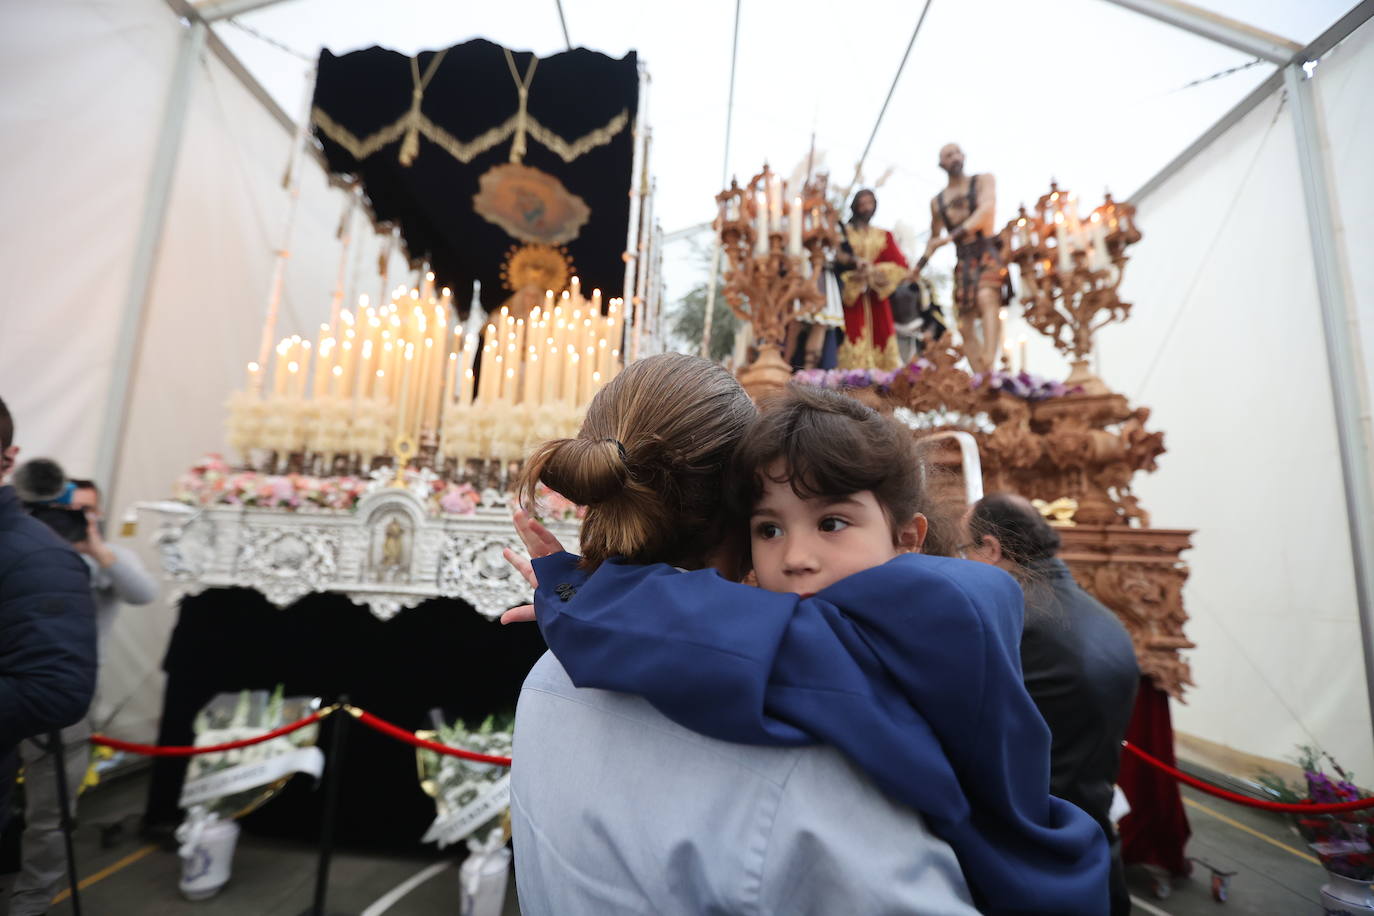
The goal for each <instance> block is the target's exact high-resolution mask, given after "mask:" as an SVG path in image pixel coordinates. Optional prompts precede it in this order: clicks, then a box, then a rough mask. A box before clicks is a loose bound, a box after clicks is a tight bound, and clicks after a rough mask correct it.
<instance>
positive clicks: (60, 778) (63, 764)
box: [48, 731, 81, 916]
mask: <svg viewBox="0 0 1374 916" xmlns="http://www.w3.org/2000/svg"><path fill="white" fill-rule="evenodd" d="M48 742H49V744H51V745H52V747H51V749H50V751H49V753H51V754H52V758H53V764H54V768H55V769H56V770H57V804H58V806H59V807H61V809H62V821H61V823H62V839H63V842H65V843H66V844H67V881H68V883H69V884H70V885H71V889H72V913H73V914H74V916H81V891H80V889H79V888H78V887H77V880H76V848H75V847H74V846H73V845H72V826H73V825H72V805H71V792H70V790H69V788H68V786H67V753H66V748H64V747H63V746H62V733H61V732H60V731H54V732H49V733H48Z"/></svg>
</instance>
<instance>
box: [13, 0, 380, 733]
mask: <svg viewBox="0 0 1374 916" xmlns="http://www.w3.org/2000/svg"><path fill="white" fill-rule="evenodd" d="M40 7H41V12H39V11H38V9H39V8H40ZM93 12H94V13H96V15H92V13H93ZM3 19H4V28H0V35H3V36H4V37H0V52H3V54H2V56H0V60H2V61H3V63H0V68H3V69H0V74H3V75H6V76H9V77H10V80H9V82H8V83H7V85H19V84H20V83H21V77H20V75H19V72H18V71H23V75H22V80H23V84H24V85H29V86H35V87H41V88H40V89H39V90H37V91H35V92H34V93H32V95H31V97H29V98H27V99H25V100H23V101H24V105H25V107H20V106H21V100H20V99H17V98H7V99H6V100H5V102H4V107H3V108H0V117H3V121H0V131H3V135H4V136H6V137H14V138H21V137H22V138H23V142H11V143H7V144H5V150H4V152H3V153H0V160H2V161H3V166H0V182H3V185H0V188H3V193H2V194H0V214H3V217H4V218H5V219H6V220H7V223H8V225H10V226H12V227H20V226H26V227H29V230H28V231H24V232H15V231H11V233H10V235H9V236H8V238H7V243H6V245H5V246H3V250H0V265H3V266H4V267H7V268H9V269H8V270H7V272H6V273H7V275H8V276H12V277H14V276H22V277H25V278H26V281H25V282H26V284H27V285H26V286H25V287H22V288H21V287H18V286H11V287H10V288H9V289H8V290H7V291H6V294H5V298H4V299H3V300H0V301H3V302H4V303H5V305H4V307H3V309H0V392H2V393H3V396H4V397H5V399H6V401H7V403H8V404H9V405H10V407H11V409H12V410H13V412H14V414H15V417H16V425H17V426H18V433H19V436H18V441H19V443H20V444H21V445H22V446H23V448H24V452H25V454H27V455H29V456H34V455H40V454H44V455H52V456H53V457H56V458H58V459H59V460H60V461H62V462H63V463H64V465H66V466H67V468H68V470H69V472H70V473H72V474H75V475H84V474H89V473H90V472H91V469H92V467H93V465H94V462H95V453H96V447H97V440H98V437H99V434H100V428H101V422H102V418H101V416H100V414H101V410H102V407H103V404H104V399H105V392H106V386H107V385H108V384H109V379H110V375H111V369H112V364H113V346H114V344H113V340H114V336H115V335H114V334H113V330H112V329H114V328H116V327H117V326H118V324H119V321H120V318H121V310H122V308H123V304H124V297H125V291H126V289H127V286H128V280H129V266H130V262H131V259H132V257H133V250H134V244H135V240H136V237H137V233H138V229H139V222H140V218H141V215H142V212H143V206H144V198H145V195H146V191H147V183H148V172H149V168H150V164H151V162H152V158H153V147H154V144H155V140H156V137H157V134H158V130H159V128H160V126H161V123H162V117H163V112H164V105H165V100H166V97H167V92H168V88H169V84H170V79H171V73H172V69H173V65H174V62H175V60H176V55H177V51H178V48H179V43H180V41H181V40H182V39H183V38H184V33H185V31H186V29H185V26H184V25H182V24H181V23H180V22H179V21H178V19H177V17H176V15H175V14H174V12H173V11H172V9H171V8H169V7H168V6H167V4H166V3H164V2H162V0H136V2H129V0H122V2H119V3H106V4H103V5H102V4H91V3H86V2H81V3H66V2H54V3H47V4H41V5H38V4H29V5H24V6H22V7H19V6H17V5H10V6H8V7H7V8H6V11H5V13H4V14H3ZM21 37H22V44H21V43H20V39H21ZM304 66H306V65H305V64H302V67H304ZM11 71H15V72H11ZM195 74H196V75H195V85H194V88H193V89H192V95H191V103H190V108H189V111H188V114H187V123H186V128H185V133H184V136H183V140H182V144H181V148H180V155H179V156H178V160H177V167H176V172H175V175H174V178H173V186H172V193H171V199H170V203H169V205H168V210H167V216H166V222H165V226H164V230H163V234H162V243H161V246H160V248H159V251H158V257H157V261H156V264H155V269H154V274H153V277H152V282H151V285H150V293H149V297H148V303H147V310H146V312H145V315H144V326H143V333H142V338H141V341H140V350H139V357H138V362H137V364H136V371H135V373H134V377H133V388H132V393H131V401H130V409H129V415H128V422H127V424H126V426H125V430H124V437H123V444H122V456H121V461H120V471H119V474H118V477H117V480H116V481H115V482H114V484H115V485H114V487H113V488H112V490H111V493H112V495H113V497H114V505H111V506H108V507H107V512H108V513H109V514H110V515H112V516H114V517H115V518H118V516H119V514H121V513H122V511H123V510H124V508H125V507H127V506H129V505H131V504H132V503H134V502H136V501H139V500H149V499H161V498H166V497H167V496H169V495H170V493H171V490H172V485H173V483H174V481H175V479H176V477H177V476H178V475H179V474H181V473H183V472H184V471H185V470H186V468H187V467H189V466H190V465H191V464H192V463H193V462H194V461H195V460H196V459H197V458H199V457H200V456H201V455H203V454H205V453H207V452H211V451H218V452H223V453H226V454H227V453H228V446H227V445H226V443H225V430H224V422H225V416H226V412H225V409H224V404H225V401H226V400H227V398H228V396H229V393H230V392H231V391H233V390H234V389H236V388H240V387H242V386H243V384H244V378H245V371H244V370H245V365H246V363H247V362H248V361H249V360H250V359H254V358H256V356H257V350H258V345H259V338H260V334H261V330H262V320H263V313H264V310H265V304H266V297H267V292H268V289H269V286H270V282H271V274H272V269H273V252H274V251H275V249H276V247H277V246H278V244H280V236H281V231H282V228H283V225H284V223H285V220H286V215H287V208H288V206H289V198H288V195H287V194H286V192H285V191H284V190H283V189H282V185H281V180H282V176H283V173H284V172H285V169H286V164H287V159H288V156H289V153H290V149H291V141H292V133H291V132H290V131H289V130H288V128H286V127H285V126H284V125H283V124H282V123H281V121H280V120H278V119H277V117H275V116H274V114H273V113H272V112H271V111H270V110H269V109H268V108H267V107H265V106H264V104H263V102H262V101H261V100H260V99H259V98H258V97H257V96H256V95H255V94H254V93H252V92H250V91H249V89H248V88H247V87H246V86H245V84H244V82H243V81H242V80H241V79H240V78H239V76H238V75H236V74H235V73H234V72H232V71H231V70H230V69H229V68H228V67H227V66H226V65H225V63H224V62H223V61H222V60H220V59H219V58H218V57H216V55H215V54H214V53H213V52H212V51H210V50H207V51H205V52H204V53H203V55H202V58H201V61H200V63H199V65H198V66H197V67H196V70H195ZM116 75H117V77H118V78H114V77H115V76H116ZM93 138H98V139H99V145H98V147H97V146H96V145H95V144H94V143H93ZM301 169H302V172H301V175H302V183H301V198H300V203H299V205H298V207H299V209H298V211H297V216H296V225H295V230H294V232H293V237H292V241H291V246H290V247H291V257H290V259H289V261H288V263H287V269H286V274H285V276H286V283H285V288H284V291H283V297H282V305H281V314H280V319H279V323H278V326H277V331H278V336H283V335H289V334H292V333H298V334H301V335H302V336H309V338H310V339H313V338H314V337H315V330H316V329H317V328H318V326H319V323H320V322H321V321H325V320H327V319H328V317H329V309H330V297H331V294H332V291H333V289H334V285H335V278H336V274H337V271H338V265H339V259H340V253H341V252H340V245H339V242H338V241H337V239H336V238H335V232H336V229H337V228H338V225H339V221H340V216H341V215H342V213H343V212H344V207H345V202H346V199H347V197H346V194H345V193H344V192H343V191H341V190H339V189H337V188H334V187H330V186H329V185H328V184H327V182H326V179H325V176H324V173H323V171H322V170H321V168H320V167H319V165H318V164H317V163H316V162H315V161H313V160H312V159H311V158H309V157H303V158H302V160H301ZM45 214H46V215H45ZM353 226H354V228H355V230H356V231H355V234H354V241H355V244H360V245H361V246H362V247H361V250H359V249H357V248H355V250H354V253H353V255H351V256H350V257H349V267H350V273H351V272H352V268H353V266H354V264H355V263H356V264H357V265H359V266H360V267H361V268H362V269H361V270H359V271H358V277H359V281H360V282H359V287H360V289H361V290H362V291H366V292H368V293H369V294H371V295H373V296H374V297H375V296H376V294H377V293H379V292H380V290H381V287H380V281H379V280H378V279H377V275H376V264H377V254H378V248H379V244H380V239H379V238H378V237H376V236H375V235H374V234H373V233H372V231H371V229H370V227H369V226H368V225H367V221H366V219H365V218H364V217H363V216H362V215H361V214H358V215H357V216H356V217H355V218H354V220H353ZM404 269H405V268H404V265H403V263H402V261H401V260H400V258H399V257H398V258H395V259H393V262H392V272H391V277H392V282H393V283H395V282H400V281H402V280H404V279H405V278H406V276H407V275H406V274H405V273H404V272H403V271H404ZM35 306H38V307H35ZM93 329H105V332H102V333H93V332H92V331H93ZM110 527H111V534H112V535H113V534H114V532H115V531H117V530H118V525H117V524H115V523H112V524H111V526H110ZM149 533H150V532H149V531H148V530H147V529H146V528H145V529H143V530H141V531H140V533H139V537H138V538H137V539H136V540H135V541H127V542H125V543H127V544H131V545H133V546H137V547H140V548H141V550H142V552H143V554H144V557H145V561H146V562H147V563H148V564H149V566H150V568H152V569H154V570H158V569H159V568H160V567H159V566H158V564H157V562H156V557H155V556H154V554H153V552H152V550H151V548H150V547H149V545H148V544H147V543H146V542H147V535H148V534H149ZM175 619H176V607H175V605H174V604H172V603H171V602H170V601H169V600H167V599H163V600H160V601H158V602H156V603H154V604H153V605H152V606H150V607H146V608H128V609H126V610H125V611H124V612H123V613H122V614H121V615H120V617H119V619H118V622H117V624H116V626H115V629H114V632H113V633H112V634H111V638H110V641H109V643H108V645H107V646H106V652H105V657H104V660H103V668H102V684H101V698H100V704H99V708H98V709H97V718H98V719H99V720H104V719H105V718H106V717H107V715H108V714H109V713H110V712H111V711H112V710H114V709H115V708H116V707H118V708H119V715H118V718H117V719H116V720H115V721H114V722H113V723H111V725H110V728H111V729H112V730H114V731H116V732H117V733H119V734H121V735H127V736H134V737H138V738H148V737H151V736H152V734H153V733H154V729H155V725H156V721H157V717H158V715H159V712H160V709H161V697H162V675H161V660H162V655H163V652H164V651H165V647H166V643H167V638H168V636H169V634H170V632H171V628H172V626H173V624H174V623H175ZM126 701H127V702H126Z"/></svg>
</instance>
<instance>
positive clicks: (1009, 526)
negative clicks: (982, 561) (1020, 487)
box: [968, 493, 1060, 566]
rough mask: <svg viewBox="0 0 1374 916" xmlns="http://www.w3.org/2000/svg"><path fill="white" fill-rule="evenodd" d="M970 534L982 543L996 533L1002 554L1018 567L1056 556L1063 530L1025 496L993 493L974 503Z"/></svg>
mask: <svg viewBox="0 0 1374 916" xmlns="http://www.w3.org/2000/svg"><path fill="white" fill-rule="evenodd" d="M968 529H969V536H970V537H971V538H972V540H973V543H974V544H977V545H979V546H981V545H982V543H983V538H985V537H988V536H992V537H995V538H997V543H998V544H1000V545H1001V547H1002V554H1003V555H1004V556H1005V557H1006V558H1007V559H1008V560H1010V561H1011V562H1012V563H1014V564H1016V565H1017V566H1025V565H1026V564H1028V563H1033V562H1035V561H1036V560H1043V559H1046V558H1047V557H1052V556H1054V555H1055V554H1057V553H1058V552H1059V545H1060V541H1059V532H1058V531H1055V530H1054V527H1053V526H1052V525H1051V524H1050V523H1049V522H1048V521H1047V520H1046V519H1045V517H1044V516H1043V515H1041V514H1040V513H1039V512H1037V511H1036V509H1035V507H1034V506H1032V505H1031V504H1030V503H1029V502H1028V501H1027V500H1026V499H1025V497H1022V496H1017V495H1016V494H1015V493H990V494H988V495H987V496H984V497H983V498H982V499H980V500H978V502H976V503H974V504H973V509H972V510H970V511H969V516H968Z"/></svg>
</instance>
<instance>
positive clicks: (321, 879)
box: [302, 696, 353, 916]
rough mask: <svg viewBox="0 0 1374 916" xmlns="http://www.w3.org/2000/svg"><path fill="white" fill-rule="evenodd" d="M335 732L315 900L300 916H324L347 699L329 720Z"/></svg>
mask: <svg viewBox="0 0 1374 916" xmlns="http://www.w3.org/2000/svg"><path fill="white" fill-rule="evenodd" d="M330 718H331V719H332V720H333V723H334V731H333V733H331V734H330V736H329V759H328V760H326V761H325V764H324V766H325V771H324V815H323V817H322V818H321V820H320V858H319V863H318V864H317V865H316V867H315V899H314V902H312V903H311V904H310V907H309V908H308V909H307V910H306V911H305V912H304V913H303V914H302V916H327V914H326V911H325V908H324V902H325V896H326V894H327V893H328V891H329V863H330V860H331V859H332V858H333V857H334V815H335V811H336V810H337V808H338V804H339V782H340V778H341V776H342V774H343V749H344V732H345V731H347V729H348V724H349V722H351V721H352V719H353V714H352V713H351V712H349V710H348V697H347V696H341V697H339V710H338V713H337V714H335V715H333V716H331V717H330ZM335 916H337V914H335Z"/></svg>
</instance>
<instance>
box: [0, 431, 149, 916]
mask: <svg viewBox="0 0 1374 916" xmlns="http://www.w3.org/2000/svg"><path fill="white" fill-rule="evenodd" d="M14 486H15V489H16V491H18V493H19V495H20V496H21V498H23V500H24V501H25V503H26V504H27V505H28V507H29V511H30V512H31V513H32V515H33V516H34V518H37V519H38V520H40V521H42V522H44V523H45V524H47V525H48V526H49V527H51V528H52V529H53V531H55V532H56V533H57V534H59V535H61V536H62V538H63V539H64V540H66V541H68V542H69V543H70V544H71V545H72V547H73V548H75V549H76V551H77V552H78V553H80V554H81V555H82V558H83V559H84V560H85V561H86V565H87V566H88V567H89V568H90V583H91V585H90V588H91V595H92V597H93V598H94V599H95V614H96V626H97V629H98V631H99V640H98V642H99V648H100V650H101V652H102V654H103V651H104V643H105V640H106V638H107V637H108V636H109V632H110V629H111V627H112V626H113V624H114V618H115V615H116V614H117V613H118V612H119V607H120V604H121V603H127V604H148V603H149V602H151V601H152V600H153V599H154V598H156V597H157V593H158V588H157V582H156V581H155V580H154V579H153V577H152V576H150V575H148V573H147V571H146V570H145V569H144V568H143V564H142V563H141V562H140V561H139V559H138V556H137V555H136V554H135V553H134V552H133V551H131V550H129V549H128V548H126V547H122V546H120V545H117V544H107V543H106V542H105V538H104V534H103V532H102V530H101V529H102V527H103V526H102V524H101V513H100V491H99V490H98V489H97V488H96V486H95V484H94V483H92V482H91V481H89V480H68V479H67V476H66V473H65V472H64V471H63V470H62V468H61V467H60V466H59V465H58V464H57V463H56V462H55V461H52V460H50V459H47V458H35V459H34V460H32V461H29V462H27V463H25V464H24V465H22V466H20V467H19V468H18V469H17V470H16V471H15V473H14ZM90 736H91V728H90V724H89V723H88V722H87V721H86V720H84V719H83V720H82V721H80V722H77V723H76V724H75V725H71V726H68V727H67V728H64V729H62V731H61V740H62V747H63V762H64V763H65V769H66V773H67V785H68V786H70V787H71V792H72V798H71V806H72V809H73V810H72V813H73V816H74V815H75V807H76V797H75V793H76V787H77V786H80V785H81V784H82V782H83V781H84V779H85V776H86V769H87V767H88V766H89V765H90V747H89V743H88V742H89V740H90ZM50 741H51V736H48V735H41V736H37V737H34V738H31V739H29V740H27V741H24V742H23V743H22V744H20V746H19V756H20V759H21V761H22V762H23V765H24V774H25V780H24V785H25V793H24V798H25V805H24V820H25V825H24V838H23V870H22V872H21V873H20V875H19V878H18V879H17V881H16V882H15V885H14V891H13V893H12V895H11V897H10V905H9V914H10V916H30V914H39V913H45V912H47V910H48V906H49V903H50V901H51V900H52V897H53V895H54V894H55V893H57V891H58V890H59V889H60V888H61V884H62V880H63V878H64V877H65V874H66V852H65V848H64V844H63V840H62V828H61V824H62V810H61V805H60V803H59V800H58V797H57V791H56V778H55V775H56V774H55V773H54V769H55V767H56V766H57V760H56V757H55V755H54V754H53V748H52V747H51V745H50V743H49V742H50Z"/></svg>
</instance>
